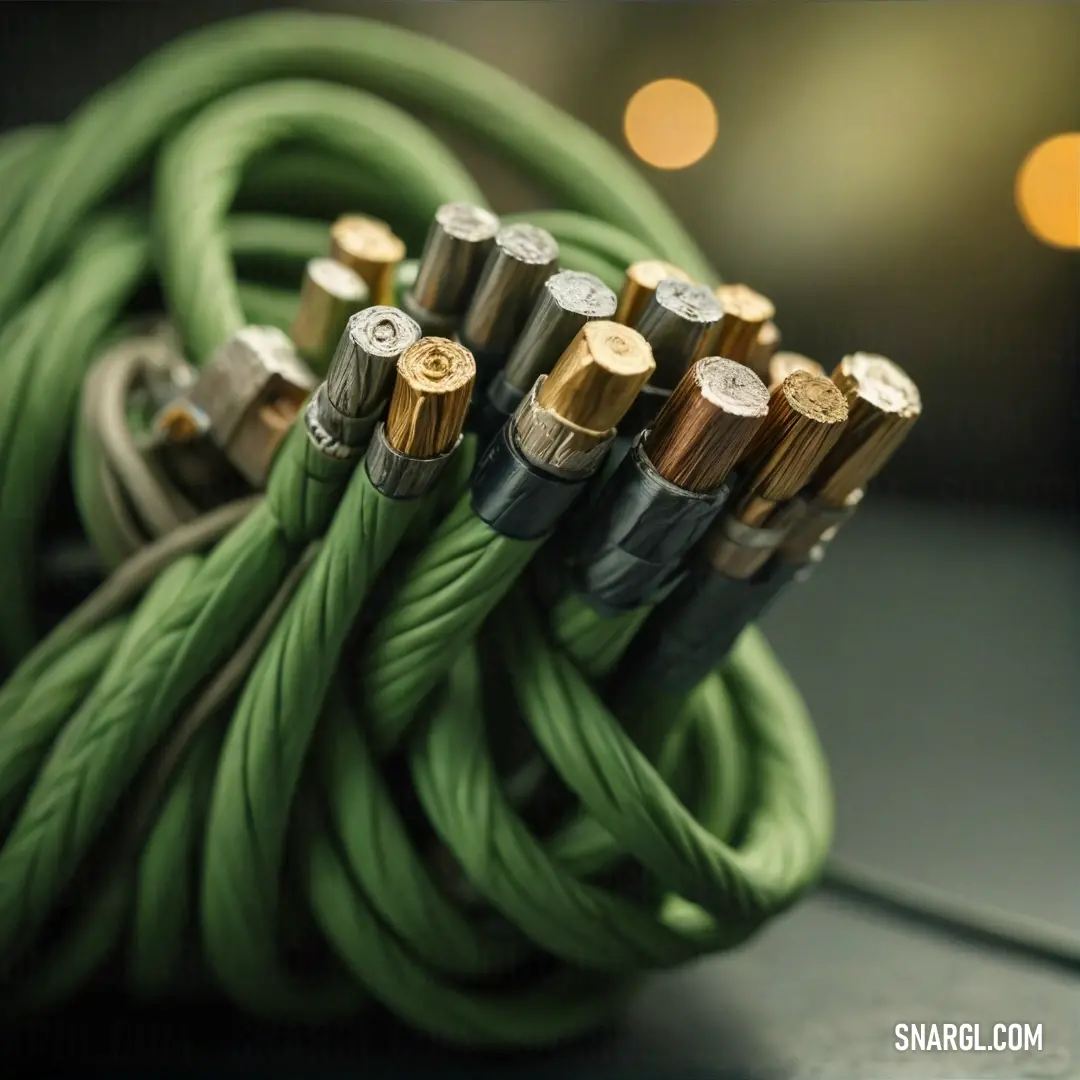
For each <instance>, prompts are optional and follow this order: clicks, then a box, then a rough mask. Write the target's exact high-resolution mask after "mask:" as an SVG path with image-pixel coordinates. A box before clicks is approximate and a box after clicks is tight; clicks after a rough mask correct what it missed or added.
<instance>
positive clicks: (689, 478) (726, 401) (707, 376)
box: [644, 356, 769, 492]
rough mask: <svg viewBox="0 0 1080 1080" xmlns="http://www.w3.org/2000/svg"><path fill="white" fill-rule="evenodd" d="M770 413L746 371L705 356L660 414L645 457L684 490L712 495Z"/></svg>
mask: <svg viewBox="0 0 1080 1080" xmlns="http://www.w3.org/2000/svg"><path fill="white" fill-rule="evenodd" d="M768 409H769V394H768V391H767V390H766V389H765V385H764V383H762V381H761V380H760V379H759V378H758V377H757V376H756V375H755V374H754V373H753V372H752V371H751V370H750V369H749V368H747V367H745V366H744V365H743V364H738V363H736V362H735V361H734V360H727V359H723V358H721V357H718V356H709V357H705V358H704V359H702V360H699V361H698V362H697V363H696V364H694V366H693V367H692V368H691V369H690V370H689V371H688V372H687V373H686V374H685V375H684V376H683V377H682V379H680V380H679V385H678V386H676V387H675V390H674V391H673V393H672V395H671V397H670V398H669V399H668V400H667V402H666V403H665V404H664V407H663V408H662V409H661V410H660V413H659V415H658V416H657V418H656V421H655V423H654V424H653V427H652V429H651V430H650V431H649V433H648V434H647V435H646V437H645V441H644V450H645V453H646V454H647V456H648V458H649V460H650V461H651V462H652V465H653V468H655V469H656V471H657V472H658V473H659V474H660V475H661V476H662V477H663V478H664V479H665V480H668V481H670V482H671V483H673V484H677V485H678V486H679V487H681V488H683V489H685V490H686V491H694V492H704V491H713V490H714V489H715V488H717V487H719V485H720V484H722V483H723V481H724V479H725V478H726V477H727V475H728V473H729V472H731V470H732V469H733V468H734V467H735V465H736V464H737V463H738V462H739V460H740V459H741V458H742V456H743V454H744V453H745V452H746V448H747V446H748V445H749V443H750V440H751V439H752V438H753V436H754V433H755V432H756V431H757V430H758V428H759V427H760V425H761V423H762V421H763V420H764V419H765V415H766V413H767V412H768Z"/></svg>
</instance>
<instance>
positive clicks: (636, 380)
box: [537, 319, 656, 434]
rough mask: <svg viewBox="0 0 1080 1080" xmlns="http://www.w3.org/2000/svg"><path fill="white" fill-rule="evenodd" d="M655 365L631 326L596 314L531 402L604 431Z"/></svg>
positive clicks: (623, 410) (624, 410) (620, 414)
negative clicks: (535, 400)
mask: <svg viewBox="0 0 1080 1080" xmlns="http://www.w3.org/2000/svg"><path fill="white" fill-rule="evenodd" d="M655 370H656V364H655V362H654V361H653V355H652V349H650V348H649V343H648V342H647V341H646V340H645V339H644V338H643V337H642V336H641V335H640V334H639V333H637V331H636V330H631V329H630V328H629V327H627V326H622V325H620V324H619V323H616V322H609V321H608V320H606V319H597V320H594V321H593V322H590V323H586V325H585V326H583V327H582V328H581V330H579V331H578V333H577V336H576V337H575V338H574V340H573V341H572V342H571V343H570V346H569V348H567V350H566V351H565V352H564V353H563V354H562V356H561V357H560V358H559V360H558V362H557V363H556V364H555V367H554V368H553V369H552V371H551V374H550V375H549V376H548V377H547V379H546V380H545V381H544V384H543V386H542V387H541V388H540V392H539V394H538V397H537V401H538V404H539V405H540V406H541V407H542V408H544V409H548V410H550V411H551V412H553V413H555V414H556V415H557V416H559V417H560V418H561V419H562V420H564V421H566V422H567V423H569V424H572V425H575V426H577V427H579V428H584V429H586V430H588V431H595V432H598V433H600V432H603V433H605V434H606V433H607V432H609V431H610V430H611V429H612V428H614V427H615V425H616V424H618V422H619V421H620V420H621V419H622V418H623V417H624V416H625V415H626V413H627V411H628V410H629V408H630V406H631V405H632V404H633V402H634V399H635V398H636V397H637V395H638V393H639V392H640V391H641V388H642V387H643V386H644V385H645V384H646V383H647V382H648V381H649V379H650V378H651V376H652V374H653V372H654V371H655Z"/></svg>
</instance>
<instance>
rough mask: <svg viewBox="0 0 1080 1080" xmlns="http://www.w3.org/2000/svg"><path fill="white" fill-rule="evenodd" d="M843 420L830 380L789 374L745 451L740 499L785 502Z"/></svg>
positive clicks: (845, 410)
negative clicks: (746, 466)
mask: <svg viewBox="0 0 1080 1080" xmlns="http://www.w3.org/2000/svg"><path fill="white" fill-rule="evenodd" d="M847 418H848V406H847V402H846V400H845V399H844V395H843V394H842V393H840V391H839V390H838V389H837V387H836V385H835V384H834V383H832V382H831V381H830V380H829V379H826V378H823V377H821V376H818V375H812V374H810V372H808V371H793V372H792V373H791V374H790V375H789V376H788V377H787V378H786V379H785V380H784V381H783V382H782V383H781V384H780V385H779V386H778V387H777V388H776V389H775V390H774V391H773V392H772V394H770V395H769V415H768V417H767V418H766V420H765V423H764V424H762V426H761V427H760V428H759V430H758V432H757V435H756V436H755V438H754V441H753V443H752V444H751V446H750V449H749V451H748V452H747V458H748V459H749V469H750V477H751V478H750V481H749V483H748V484H747V488H746V493H745V496H744V498H754V499H756V498H761V499H768V500H769V501H771V502H784V501H785V500H787V499H790V498H793V497H794V496H795V495H797V494H798V493H799V492H800V491H801V490H802V489H803V488H804V487H805V486H806V485H807V484H808V483H809V482H810V478H811V476H813V474H814V471H815V470H816V469H817V467H818V465H819V464H820V463H821V460H822V458H824V456H825V455H826V454H827V453H828V451H829V449H830V448H831V447H832V446H833V445H834V444H835V443H836V440H837V439H838V438H839V437H840V434H841V432H842V431H843V426H842V425H843V423H844V421H845V420H847Z"/></svg>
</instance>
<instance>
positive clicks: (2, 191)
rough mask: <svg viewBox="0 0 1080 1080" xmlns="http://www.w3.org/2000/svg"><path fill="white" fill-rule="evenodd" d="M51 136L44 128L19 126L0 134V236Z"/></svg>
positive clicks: (17, 206) (50, 142) (30, 182)
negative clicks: (14, 129)
mask: <svg viewBox="0 0 1080 1080" xmlns="http://www.w3.org/2000/svg"><path fill="white" fill-rule="evenodd" d="M53 139H54V132H53V130H52V129H51V128H46V127H27V128H19V129H18V130H16V131H11V132H7V133H6V134H4V135H0V239H2V238H3V236H4V233H5V231H6V230H7V227H8V225H9V224H10V223H11V221H12V219H13V217H14V214H15V212H16V211H17V210H18V208H19V206H20V205H21V203H22V202H23V200H24V198H25V196H26V192H27V191H28V190H29V188H30V185H31V184H32V183H33V181H34V176H35V173H36V171H37V170H38V169H39V168H40V167H41V162H42V161H43V160H44V159H45V156H46V154H47V152H48V150H49V148H50V146H51V144H52V141H53Z"/></svg>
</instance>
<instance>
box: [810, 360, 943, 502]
mask: <svg viewBox="0 0 1080 1080" xmlns="http://www.w3.org/2000/svg"><path fill="white" fill-rule="evenodd" d="M832 380H833V382H834V383H835V384H836V386H837V387H838V388H839V389H840V392H841V393H842V394H843V395H844V397H845V399H846V400H847V404H848V422H847V424H846V425H845V426H844V430H843V431H842V432H841V434H840V437H839V439H838V440H837V441H836V443H835V445H834V446H833V447H832V448H831V450H830V451H829V453H828V454H827V455H826V457H825V458H824V459H823V461H822V463H821V466H820V467H819V469H818V471H817V474H816V475H815V477H814V488H815V492H816V495H817V498H818V499H820V500H821V501H822V502H823V503H825V504H826V505H827V506H834V507H840V506H843V505H844V502H845V500H846V499H847V498H848V496H849V495H851V493H852V492H853V491H856V490H858V489H860V488H863V487H865V486H866V485H867V484H868V483H869V482H870V481H871V480H872V479H873V478H874V477H875V476H877V474H878V473H879V472H881V470H882V469H883V468H884V467H885V465H886V463H887V462H888V460H889V459H890V458H891V457H892V456H893V454H894V453H895V452H896V450H897V449H898V448H899V446H900V444H901V443H902V442H903V441H904V440H905V439H906V438H907V437H908V435H909V433H910V432H911V428H912V427H913V426H914V424H915V422H916V421H917V420H918V419H919V416H920V415H921V413H922V400H921V397H920V395H919V389H918V387H917V386H916V385H915V383H914V382H913V381H912V380H911V379H910V378H909V377H908V375H907V374H906V373H905V372H904V371H903V370H902V369H901V368H900V367H899V366H898V365H896V364H894V363H893V362H892V361H891V360H888V359H886V358H885V357H884V356H875V355H872V354H870V353H855V354H853V355H852V356H847V357H845V358H844V359H843V360H841V361H840V363H839V364H838V365H837V367H836V369H835V370H834V371H833V374H832Z"/></svg>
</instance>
